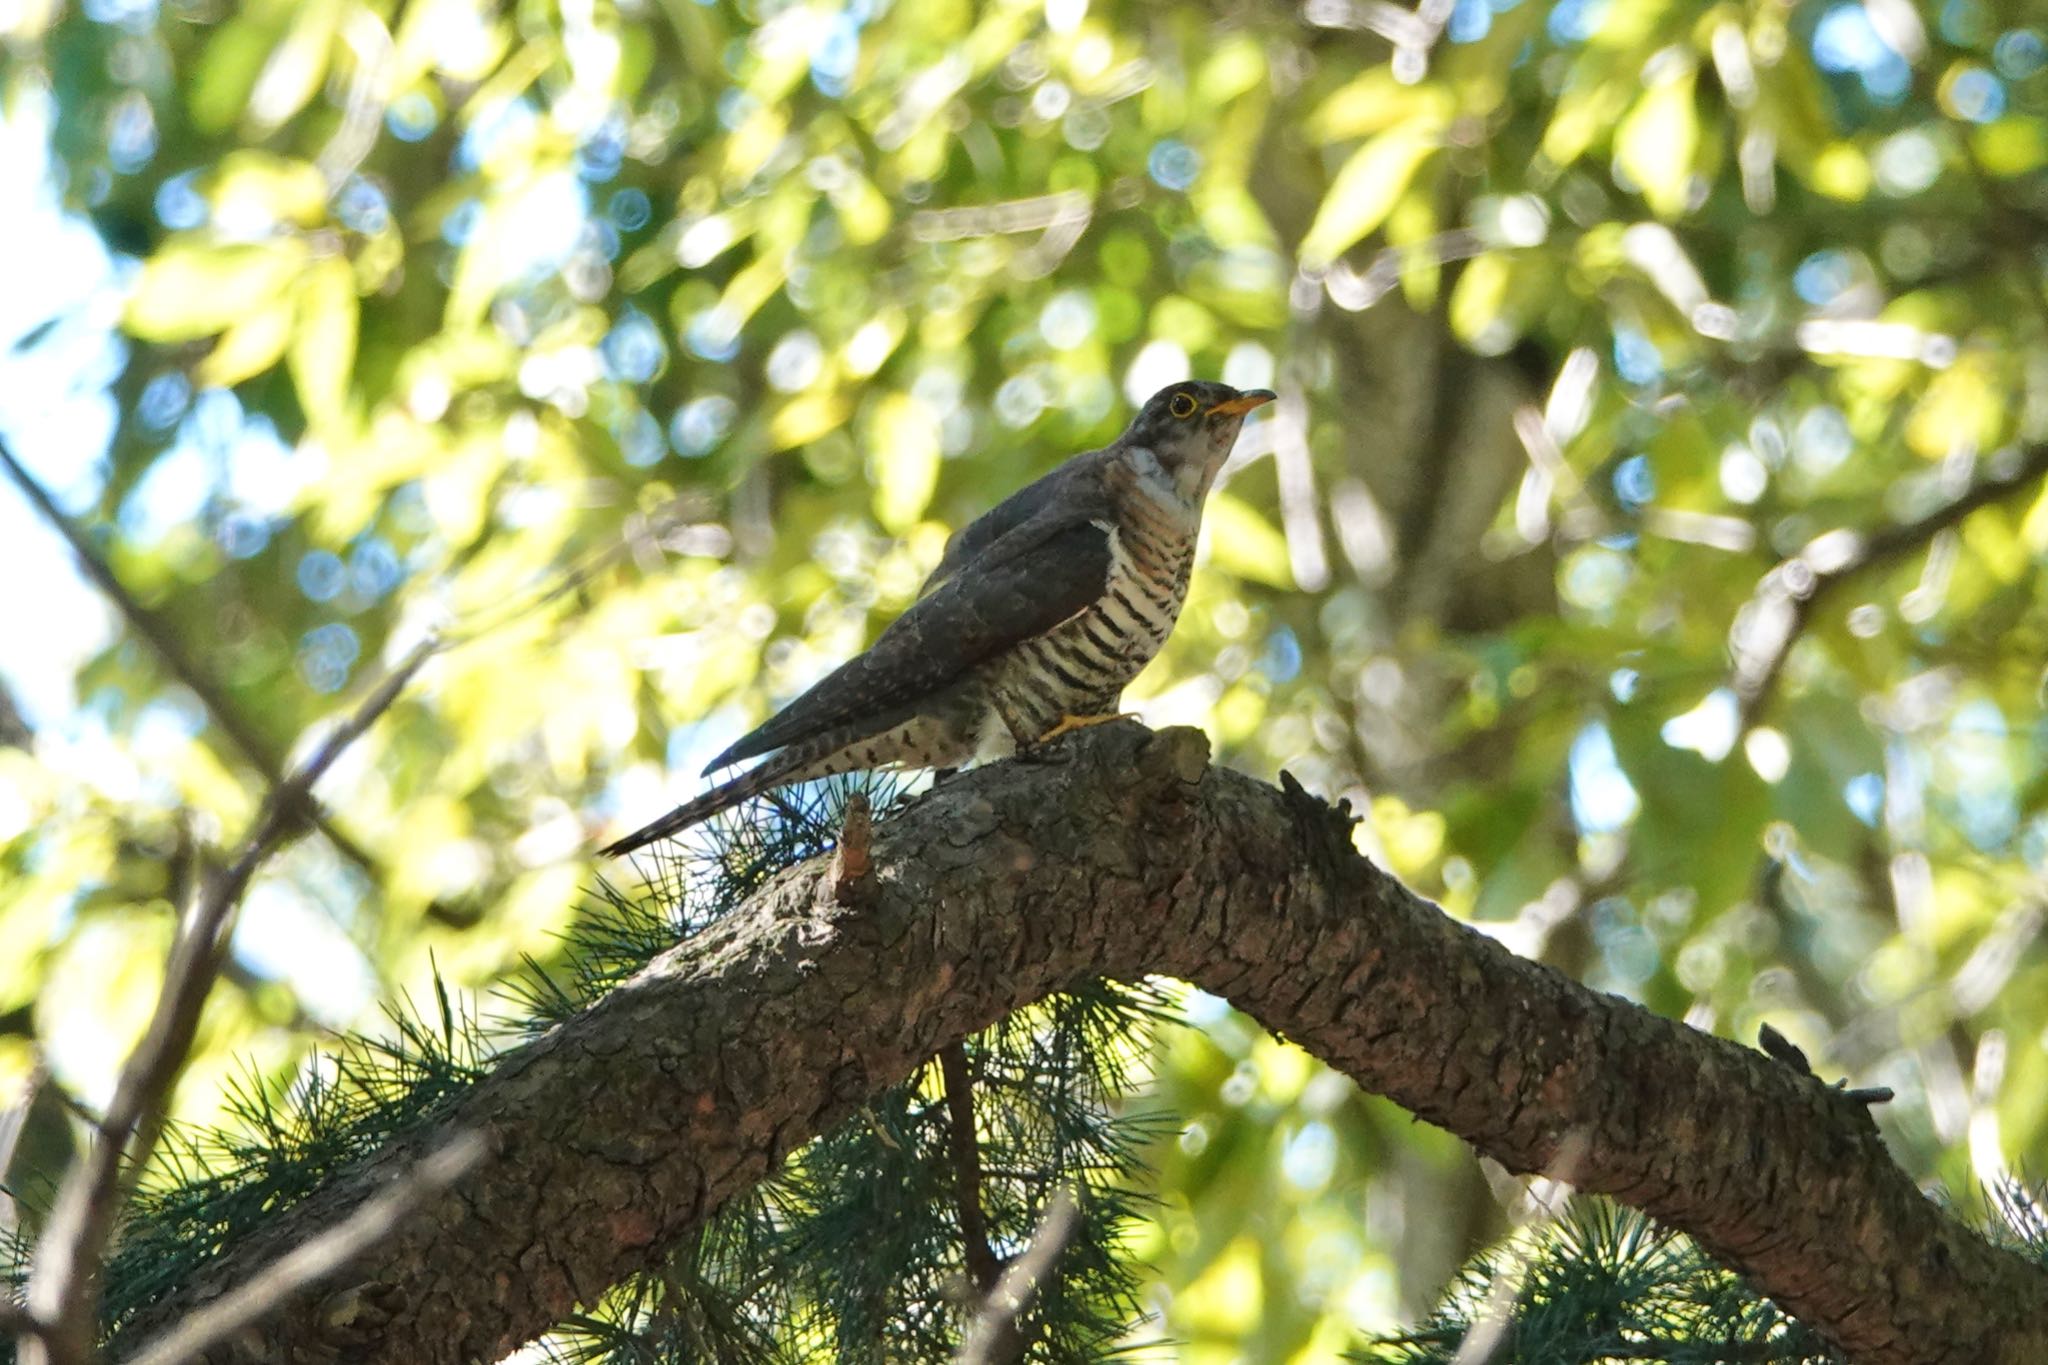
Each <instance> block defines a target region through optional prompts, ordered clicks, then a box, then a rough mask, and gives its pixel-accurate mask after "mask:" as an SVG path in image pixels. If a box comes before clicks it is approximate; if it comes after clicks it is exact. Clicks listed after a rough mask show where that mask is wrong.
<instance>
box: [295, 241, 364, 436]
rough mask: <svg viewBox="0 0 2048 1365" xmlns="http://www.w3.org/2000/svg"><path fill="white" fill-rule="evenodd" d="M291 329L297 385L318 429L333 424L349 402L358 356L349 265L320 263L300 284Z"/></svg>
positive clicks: (333, 260)
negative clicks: (294, 322)
mask: <svg viewBox="0 0 2048 1365" xmlns="http://www.w3.org/2000/svg"><path fill="white" fill-rule="evenodd" d="M298 305H299V306H298V321H297V323H296V325H295V326H294V327H293V329H292V341H291V371H292V383H293V384H294V385H295V386H296V387H297V389H298V391H299V403H300V405H301V406H303V407H304V408H305V410H306V416H307V417H308V418H309V419H311V421H312V423H313V425H314V426H316V427H325V426H329V425H331V424H332V423H333V422H334V421H335V420H336V419H337V418H339V417H340V416H341V413H342V410H343V408H344V407H345V406H346V404H347V401H348V389H349V377H350V374H351V373H352V370H353V367H354V364H355V354H356V307H357V305H356V276H355V271H354V269H353V268H351V267H350V265H349V263H348V261H347V260H345V259H344V258H342V257H340V256H327V257H323V258H322V259H320V260H318V261H315V262H314V263H313V264H312V266H311V267H309V268H308V269H307V271H306V274H305V277H304V278H303V279H302V280H301V281H300V283H299V294H298Z"/></svg>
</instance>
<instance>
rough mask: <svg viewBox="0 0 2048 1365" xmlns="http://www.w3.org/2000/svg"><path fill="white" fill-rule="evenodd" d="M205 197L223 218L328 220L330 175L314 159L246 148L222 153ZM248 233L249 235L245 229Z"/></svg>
mask: <svg viewBox="0 0 2048 1365" xmlns="http://www.w3.org/2000/svg"><path fill="white" fill-rule="evenodd" d="M207 197H208V198H209V199H211V200H212V201H213V208H214V212H215V214H216V215H218V216H219V217H220V219H221V220H222V221H228V220H233V221H236V222H250V221H256V220H263V221H268V222H272V223H297V224H298V225H299V226H300V227H317V226H318V225H320V224H321V223H324V222H326V221H327V177H326V176H324V175H322V174H320V171H319V168H318V167H316V166H314V165H313V163H312V162H310V161H299V160H296V159H295V158H292V157H284V156H277V155H275V154H274V153H271V152H265V151H259V150H257V149H255V148H253V147H243V148H240V149H238V150H236V151H232V152H229V153H228V154H227V155H226V156H224V157H222V158H221V161H220V169H219V170H218V171H216V172H214V175H213V183H212V185H211V186H210V187H209V190H208V195H207ZM245 235H246V234H245Z"/></svg>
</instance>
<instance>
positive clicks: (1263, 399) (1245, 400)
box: [1209, 389, 1280, 417]
mask: <svg viewBox="0 0 2048 1365" xmlns="http://www.w3.org/2000/svg"><path fill="white" fill-rule="evenodd" d="M1279 396H1280V395H1279V394H1277V393H1274V392H1273V391H1272V390H1271V389H1246V390H1245V391H1244V392H1243V393H1241V394H1239V395H1238V396H1237V397H1235V398H1226V399H1224V400H1223V401H1222V402H1221V403H1218V404H1217V405H1216V406H1215V407H1213V408H1210V409H1209V412H1210V414H1211V415H1212V416H1213V415H1216V414H1221V415H1223V416H1226V417H1228V416H1235V415H1236V414H1238V413H1241V412H1250V411H1251V410H1252V409H1253V408H1256V407H1262V406H1264V405H1265V404H1267V403H1270V402H1272V401H1273V400H1274V399H1275V398H1278V397H1279Z"/></svg>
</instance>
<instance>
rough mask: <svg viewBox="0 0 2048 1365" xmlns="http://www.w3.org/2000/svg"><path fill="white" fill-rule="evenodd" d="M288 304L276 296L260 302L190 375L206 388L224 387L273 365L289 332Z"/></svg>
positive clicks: (290, 321)
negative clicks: (272, 300) (267, 302)
mask: <svg viewBox="0 0 2048 1365" xmlns="http://www.w3.org/2000/svg"><path fill="white" fill-rule="evenodd" d="M292 317H293V313H292V307H291V304H289V303H288V302H286V301H284V300H282V299H280V300H277V301H275V302H273V303H269V304H266V305H264V306H263V307H261V308H259V309H257V310H256V311H255V312H253V313H251V314H249V315H248V316H247V317H245V318H243V319H241V320H240V321H239V322H236V323H235V324H234V325H233V326H231V327H229V328H228V329H227V331H225V332H223V333H222V334H221V338H220V341H219V343H218V344H217V345H215V346H214V348H213V351H212V352H211V353H210V354H209V355H208V356H207V357H206V359H204V360H202V361H200V362H199V368H198V369H197V370H196V371H195V372H194V374H193V378H195V379H196V380H198V382H199V383H200V384H201V385H202V386H203V387H207V388H218V389H225V388H228V387H230V386H232V385H235V384H239V383H241V382H242V381H243V380H244V379H248V378H250V377H251V376H253V375H259V374H261V373H263V372H264V371H265V370H267V369H269V368H270V367H271V366H272V365H275V364H276V363H277V361H278V357H280V356H282V355H283V354H284V348H285V343H286V342H288V341H290V340H291V335H292Z"/></svg>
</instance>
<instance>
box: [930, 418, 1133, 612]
mask: <svg viewBox="0 0 2048 1365" xmlns="http://www.w3.org/2000/svg"><path fill="white" fill-rule="evenodd" d="M1100 455H1101V452H1099V451H1091V452H1089V453H1088V454H1086V455H1081V456H1077V457H1075V458H1074V459H1071V460H1068V461H1067V462H1066V463H1064V464H1062V465H1060V466H1059V468H1057V469H1054V470H1053V471H1051V472H1050V473H1048V474H1045V475H1043V476H1041V477H1039V478H1037V479H1034V480H1032V481H1031V482H1030V483H1028V484H1026V485H1025V486H1024V487H1022V488H1020V489H1018V490H1017V491H1016V492H1014V493H1012V494H1010V496H1009V497H1007V498H1004V499H1003V500H1002V501H1001V502H999V503H997V504H996V505H995V506H994V507H991V508H989V509H988V511H986V512H983V513H982V514H981V515H980V516H978V517H976V518H975V519H974V520H973V521H971V522H969V523H967V525H965V526H963V527H961V528H960V530H959V531H957V532H955V533H954V535H953V537H952V539H950V540H948V541H947V542H946V552H945V553H944V554H943V555H941V556H940V557H939V562H938V565H937V567H935V568H934V569H933V570H932V571H931V576H930V577H928V578H926V579H925V581H924V586H923V587H921V588H919V589H918V590H917V595H918V596H919V597H927V596H929V595H930V594H932V593H933V592H936V591H937V590H938V588H939V585H940V584H942V583H944V582H945V581H946V580H947V579H949V578H951V577H952V576H953V575H954V574H956V573H958V572H959V571H960V566H961V565H963V564H970V563H973V562H974V561H975V560H977V559H979V558H981V557H982V556H984V555H987V554H988V553H989V552H990V551H991V550H993V549H994V548H995V546H996V544H997V542H999V541H1001V540H1002V539H1003V538H1004V537H1005V536H1007V535H1009V534H1010V533H1011V532H1013V531H1015V530H1017V529H1018V528H1019V527H1021V526H1024V525H1025V524H1026V523H1028V522H1031V521H1032V520H1034V519H1035V518H1039V517H1042V516H1043V515H1044V514H1045V511H1046V509H1047V508H1049V507H1064V506H1066V505H1068V504H1069V503H1070V502H1073V501H1075V500H1076V499H1086V498H1087V496H1088V494H1089V493H1090V492H1097V494H1098V497H1099V490H1100V488H1101V486H1102V484H1101V478H1102V475H1101V461H1100ZM1100 510H1101V513H1102V514H1105V515H1106V514H1107V512H1108V508H1107V506H1106V505H1104V506H1102V507H1101V509H1100Z"/></svg>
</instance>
